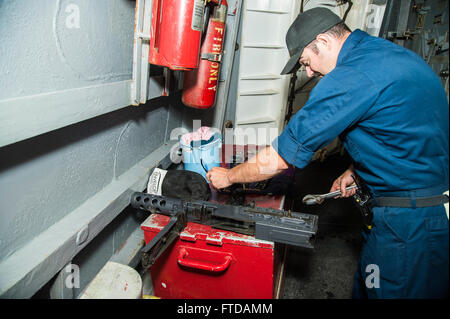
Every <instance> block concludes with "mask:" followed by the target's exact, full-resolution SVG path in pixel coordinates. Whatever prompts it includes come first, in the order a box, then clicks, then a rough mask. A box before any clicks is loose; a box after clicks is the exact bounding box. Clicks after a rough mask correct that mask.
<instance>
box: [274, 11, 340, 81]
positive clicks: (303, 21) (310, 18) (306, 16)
mask: <svg viewBox="0 0 450 319" xmlns="http://www.w3.org/2000/svg"><path fill="white" fill-rule="evenodd" d="M340 22H343V20H342V19H341V18H340V17H339V16H338V15H336V14H334V13H333V12H331V10H329V9H327V8H322V7H318V8H313V9H310V10H307V11H305V12H303V13H300V14H299V15H298V16H297V18H295V20H294V22H293V23H292V24H291V26H290V27H289V30H288V32H287V33H286V46H287V48H288V51H289V55H290V56H291V58H290V59H289V61H288V63H287V64H286V66H285V67H284V69H283V71H281V74H289V73H293V72H296V71H297V70H298V68H299V67H300V63H299V62H298V60H299V59H300V56H301V55H302V52H303V49H304V48H305V47H306V46H307V45H308V44H310V43H311V42H312V41H314V40H315V39H316V36H317V35H318V34H321V33H324V32H326V31H328V30H329V29H331V28H332V27H334V26H335V25H336V24H338V23H340Z"/></svg>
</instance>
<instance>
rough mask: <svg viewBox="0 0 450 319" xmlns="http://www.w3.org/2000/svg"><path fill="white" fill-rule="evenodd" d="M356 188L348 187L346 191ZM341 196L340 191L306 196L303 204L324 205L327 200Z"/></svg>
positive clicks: (353, 186)
mask: <svg viewBox="0 0 450 319" xmlns="http://www.w3.org/2000/svg"><path fill="white" fill-rule="evenodd" d="M354 188H356V185H352V186H348V187H347V188H346V190H347V191H349V190H352V189H354ZM339 195H341V191H340V190H337V191H334V192H331V193H327V194H309V195H306V196H305V197H303V203H305V204H306V205H316V204H322V203H323V201H324V200H325V199H327V198H333V197H336V196H339Z"/></svg>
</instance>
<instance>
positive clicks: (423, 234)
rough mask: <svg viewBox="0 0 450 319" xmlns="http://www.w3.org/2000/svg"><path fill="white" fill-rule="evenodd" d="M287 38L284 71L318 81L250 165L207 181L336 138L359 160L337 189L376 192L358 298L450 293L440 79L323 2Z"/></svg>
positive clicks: (299, 155)
mask: <svg viewBox="0 0 450 319" xmlns="http://www.w3.org/2000/svg"><path fill="white" fill-rule="evenodd" d="M333 41H335V42H333ZM339 41H340V42H339ZM286 43H287V47H288V49H289V53H290V55H291V58H290V60H289V62H288V63H287V65H286V67H285V69H284V70H283V72H282V74H287V73H292V72H296V71H297V69H298V68H299V67H300V65H303V66H304V67H305V68H306V71H307V73H308V75H309V76H311V75H314V74H317V75H319V76H322V79H321V80H320V81H319V83H318V84H317V85H316V87H315V88H314V89H313V90H312V92H311V94H310V97H309V99H308V101H307V103H306V104H305V106H304V107H303V108H302V109H301V110H300V111H298V112H297V113H296V114H295V115H294V116H293V117H292V119H291V120H290V121H289V123H288V125H287V126H286V128H285V129H284V131H283V132H282V134H281V135H280V136H279V137H278V138H277V139H275V140H274V141H273V143H272V146H271V147H268V148H267V149H266V150H264V151H262V152H260V153H259V154H258V155H257V158H256V161H253V162H254V163H253V164H251V163H247V162H246V163H243V164H241V165H238V166H236V167H235V168H233V169H231V170H227V169H224V168H215V169H213V170H211V171H209V172H208V174H207V178H208V179H209V180H210V181H211V183H212V184H213V186H215V187H217V188H222V187H227V186H228V185H230V184H232V183H236V182H249V181H255V180H261V179H266V178H270V177H271V176H273V175H275V174H277V173H279V172H281V171H282V170H283V169H286V168H287V167H288V165H289V164H291V165H295V166H296V167H299V168H303V167H305V166H306V165H307V164H308V163H309V162H310V160H311V158H312V156H313V154H314V152H315V151H316V150H318V149H320V148H321V147H324V146H325V145H327V144H328V143H329V142H330V141H332V140H333V139H334V138H335V137H337V136H339V137H340V139H341V140H342V141H343V143H344V146H345V148H346V149H347V151H348V152H349V154H350V156H351V157H352V160H353V163H352V166H351V167H350V168H349V169H348V170H347V171H346V172H344V173H343V174H342V175H341V176H340V177H339V178H338V179H337V180H336V181H335V182H334V184H333V185H332V188H331V190H336V189H341V191H342V193H343V196H344V197H348V196H351V195H353V194H354V191H345V187H346V186H349V185H351V184H353V183H354V180H353V177H352V176H357V177H356V178H358V180H360V181H361V182H363V183H364V184H365V185H366V186H367V188H368V189H369V191H370V193H371V195H372V197H373V199H374V201H373V207H371V211H372V214H373V218H372V220H371V222H370V229H367V231H365V232H364V234H363V236H364V241H365V242H364V246H363V249H362V252H361V256H360V260H359V263H358V270H357V272H356V275H355V283H354V289H353V297H354V298H446V297H448V273H449V264H448V255H449V246H448V245H449V237H448V228H449V222H448V215H447V213H446V211H445V208H444V203H446V202H448V196H446V195H442V194H443V193H444V192H445V191H447V190H448V189H449V185H448V183H449V182H448V180H449V172H448V164H449V157H448V153H449V152H448V148H449V140H448V139H449V120H448V119H449V106H448V102H447V98H446V95H445V91H444V89H443V86H442V84H441V82H440V80H439V78H438V77H437V75H435V74H434V72H433V71H432V70H431V68H430V67H429V66H428V65H427V64H426V63H425V62H424V61H423V59H422V58H420V57H419V56H418V55H416V54H415V53H413V52H412V51H409V50H407V49H405V48H402V47H400V46H397V45H395V44H393V43H391V42H389V41H386V40H384V39H381V38H377V37H372V36H369V35H368V34H367V33H365V32H363V31H361V30H358V29H357V30H355V31H353V32H350V30H348V28H347V27H346V26H345V24H344V23H343V22H342V20H341V19H340V18H339V17H338V16H336V15H335V14H333V13H332V12H331V11H330V10H328V9H325V8H315V9H311V10H308V11H305V12H304V13H301V14H300V15H299V16H298V17H297V19H296V20H295V21H294V22H293V24H292V25H291V27H290V28H289V31H288V33H287V35H286ZM336 47H337V51H336V53H335V55H334V59H333V50H336ZM263 157H264V158H265V160H264V161H263V160H258V158H261V159H262V158H263ZM277 158H278V159H277ZM267 159H269V160H270V161H272V163H273V161H277V165H276V167H275V169H274V170H273V172H272V174H267V173H266V174H262V173H261V171H262V170H263V168H264V167H263V166H264V165H265V164H264V163H267V162H268V160H267ZM272 166H273V165H272ZM266 172H267V170H266ZM447 194H448V193H447Z"/></svg>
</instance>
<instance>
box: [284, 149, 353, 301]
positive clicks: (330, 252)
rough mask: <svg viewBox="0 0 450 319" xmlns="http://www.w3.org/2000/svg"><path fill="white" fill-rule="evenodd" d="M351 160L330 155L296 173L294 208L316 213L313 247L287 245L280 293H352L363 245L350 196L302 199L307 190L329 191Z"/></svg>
mask: <svg viewBox="0 0 450 319" xmlns="http://www.w3.org/2000/svg"><path fill="white" fill-rule="evenodd" d="M349 164H350V159H349V158H348V156H346V155H344V156H340V155H338V154H337V155H333V156H330V157H328V158H326V159H325V160H324V161H323V162H320V161H314V162H311V163H310V164H309V165H308V166H307V167H306V168H304V169H303V170H297V171H296V175H295V185H296V195H295V197H294V199H295V200H294V207H293V210H294V211H298V212H301V213H310V214H316V215H318V216H319V229H318V234H317V236H316V241H315V248H314V250H306V249H301V248H297V247H290V250H289V253H288V256H287V264H286V275H285V282H284V292H283V295H282V298H284V299H300V298H308V299H346V298H351V294H352V287H353V276H354V272H355V270H356V266H357V260H358V256H359V252H360V249H361V242H362V237H361V217H360V215H359V212H358V210H357V209H356V206H355V205H354V204H353V202H352V199H351V198H349V199H330V200H326V201H325V202H324V203H323V204H321V205H315V206H307V205H304V204H303V203H302V202H301V199H302V198H303V196H305V195H306V194H321V193H327V192H328V191H329V189H330V187H331V184H332V183H333V181H334V180H335V178H337V177H338V176H339V175H340V174H341V173H342V172H343V171H344V170H345V169H346V168H347V167H348V166H349Z"/></svg>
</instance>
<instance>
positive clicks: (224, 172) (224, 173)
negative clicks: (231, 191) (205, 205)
mask: <svg viewBox="0 0 450 319" xmlns="http://www.w3.org/2000/svg"><path fill="white" fill-rule="evenodd" d="M229 171H230V170H229V169H228V168H224V167H213V168H211V169H210V170H209V171H208V173H206V178H207V179H208V181H210V182H211V184H212V186H214V188H217V189H220V188H225V187H228V186H230V185H231V184H232V183H231V182H230V179H229V177H228V172H229Z"/></svg>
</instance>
